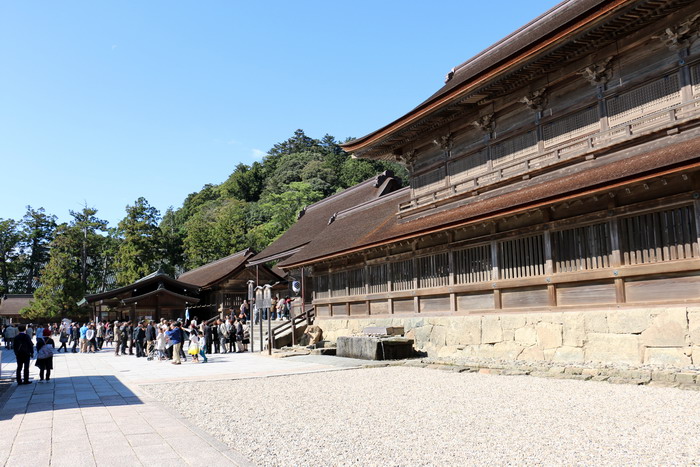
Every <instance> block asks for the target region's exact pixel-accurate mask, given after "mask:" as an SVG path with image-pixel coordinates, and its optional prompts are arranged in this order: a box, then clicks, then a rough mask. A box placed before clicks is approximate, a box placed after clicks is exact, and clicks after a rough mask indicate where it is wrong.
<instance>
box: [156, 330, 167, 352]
mask: <svg viewBox="0 0 700 467" xmlns="http://www.w3.org/2000/svg"><path fill="white" fill-rule="evenodd" d="M156 351H157V352H158V360H165V332H163V328H162V327H160V326H159V327H158V336H156Z"/></svg>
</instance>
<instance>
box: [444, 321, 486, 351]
mask: <svg viewBox="0 0 700 467" xmlns="http://www.w3.org/2000/svg"><path fill="white" fill-rule="evenodd" d="M446 328H447V335H446V337H445V340H446V342H447V345H479V344H481V316H460V317H455V318H453V319H451V320H449V321H448V324H447V326H446Z"/></svg>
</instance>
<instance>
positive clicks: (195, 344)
mask: <svg viewBox="0 0 700 467" xmlns="http://www.w3.org/2000/svg"><path fill="white" fill-rule="evenodd" d="M197 334H199V333H198V332H197V329H195V328H192V331H191V332H190V347H189V349H188V350H187V353H188V354H190V355H192V361H193V362H199V336H198V335H197Z"/></svg>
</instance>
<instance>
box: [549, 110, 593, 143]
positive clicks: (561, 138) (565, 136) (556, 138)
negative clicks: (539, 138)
mask: <svg viewBox="0 0 700 467" xmlns="http://www.w3.org/2000/svg"><path fill="white" fill-rule="evenodd" d="M599 128H600V120H599V118H598V108H597V107H596V106H591V107H588V108H586V109H583V110H581V111H579V112H575V113H573V114H570V115H567V116H565V117H562V118H558V119H556V120H554V121H551V122H549V123H547V124H545V125H542V134H543V137H544V146H545V147H551V146H554V145H557V144H559V143H563V142H565V141H569V140H571V139H573V138H577V137H579V136H583V135H585V134H588V133H593V132H595V131H596V130H598V129H599Z"/></svg>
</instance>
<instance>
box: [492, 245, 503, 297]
mask: <svg viewBox="0 0 700 467" xmlns="http://www.w3.org/2000/svg"><path fill="white" fill-rule="evenodd" d="M498 268H499V261H498V242H496V241H492V242H491V280H492V281H493V285H494V289H493V307H494V308H495V309H496V310H500V309H501V291H500V290H498V289H497V288H496V287H495V286H496V281H497V280H498V279H499V276H500V272H499V269H498Z"/></svg>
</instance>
